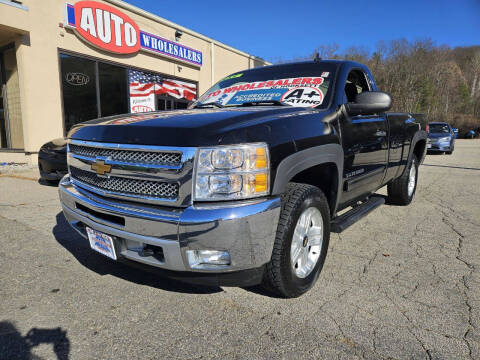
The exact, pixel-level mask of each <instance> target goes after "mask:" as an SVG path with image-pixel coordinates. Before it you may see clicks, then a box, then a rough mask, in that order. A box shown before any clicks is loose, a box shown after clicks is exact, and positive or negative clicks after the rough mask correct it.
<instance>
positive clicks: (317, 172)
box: [290, 163, 338, 215]
mask: <svg viewBox="0 0 480 360" xmlns="http://www.w3.org/2000/svg"><path fill="white" fill-rule="evenodd" d="M290 182H295V183H301V184H308V185H313V186H316V187H318V188H320V189H321V190H322V191H323V193H324V194H325V196H326V198H327V201H328V205H329V207H330V215H332V214H333V211H334V210H335V205H336V202H337V192H338V170H337V166H336V165H335V164H334V163H326V164H320V165H316V166H313V167H311V168H308V169H305V170H303V171H301V172H299V173H298V174H297V175H295V176H294V177H293V178H292V179H291V180H290Z"/></svg>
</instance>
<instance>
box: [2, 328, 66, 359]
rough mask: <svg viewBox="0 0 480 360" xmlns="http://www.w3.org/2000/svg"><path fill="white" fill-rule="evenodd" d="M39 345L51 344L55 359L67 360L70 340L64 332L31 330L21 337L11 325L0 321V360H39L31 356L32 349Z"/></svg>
mask: <svg viewBox="0 0 480 360" xmlns="http://www.w3.org/2000/svg"><path fill="white" fill-rule="evenodd" d="M40 344H52V345H53V352H54V353H55V356H56V358H57V359H58V360H68V358H69V354H70V340H68V337H67V331H66V330H62V328H60V327H58V328H53V329H41V328H40V329H39V328H32V329H30V330H29V331H28V333H27V334H26V335H25V336H22V334H20V332H19V331H18V329H17V328H16V327H15V325H14V324H13V323H11V322H9V321H0V359H18V360H40V359H41V358H40V357H38V356H35V355H33V354H32V349H33V348H34V347H36V346H39V345H40Z"/></svg>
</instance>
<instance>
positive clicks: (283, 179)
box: [272, 144, 344, 214]
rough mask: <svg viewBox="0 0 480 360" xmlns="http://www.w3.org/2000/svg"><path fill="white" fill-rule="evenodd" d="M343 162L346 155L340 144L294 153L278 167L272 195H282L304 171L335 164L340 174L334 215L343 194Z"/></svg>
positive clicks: (320, 146) (333, 210)
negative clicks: (289, 184)
mask: <svg viewBox="0 0 480 360" xmlns="http://www.w3.org/2000/svg"><path fill="white" fill-rule="evenodd" d="M343 161H344V153H343V148H342V146H341V145H340V144H326V145H319V146H314V147H311V148H309V149H305V150H301V151H298V152H296V153H293V154H292V155H289V156H287V157H286V158H284V159H283V160H282V161H281V162H280V164H279V165H278V167H277V171H276V175H275V182H274V184H273V189H272V195H279V194H282V193H283V192H284V191H285V188H286V187H287V184H288V183H289V182H290V180H291V179H293V177H294V176H295V175H297V174H299V173H300V172H302V171H303V170H306V169H309V168H311V167H313V166H317V165H322V164H327V163H333V164H335V165H336V167H337V172H338V174H337V175H338V184H337V185H338V189H337V199H336V200H335V209H332V213H333V214H334V213H335V212H336V208H337V206H338V203H339V200H340V195H341V193H342V191H341V190H342V183H343Z"/></svg>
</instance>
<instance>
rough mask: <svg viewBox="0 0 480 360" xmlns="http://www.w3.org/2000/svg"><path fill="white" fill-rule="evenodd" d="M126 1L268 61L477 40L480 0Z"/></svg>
mask: <svg viewBox="0 0 480 360" xmlns="http://www.w3.org/2000/svg"><path fill="white" fill-rule="evenodd" d="M126 1H127V2H129V3H131V4H133V5H135V6H138V7H140V8H142V9H144V10H147V11H149V12H152V13H154V14H156V15H158V16H161V17H163V18H165V19H167V20H170V21H173V22H175V23H177V24H179V25H182V26H185V27H187V28H189V29H192V30H195V31H197V32H199V33H201V34H204V35H206V36H209V37H211V38H213V39H216V40H218V41H221V42H223V43H226V44H228V45H230V46H233V47H235V48H238V49H240V50H243V51H246V52H248V53H251V54H253V55H257V56H260V57H263V58H265V59H267V60H275V59H277V58H278V57H282V58H283V59H291V58H293V57H296V56H305V55H308V54H311V53H312V52H313V49H315V48H316V47H317V46H319V45H328V44H333V43H338V44H339V45H340V46H341V49H346V48H348V47H349V46H352V45H355V46H366V47H367V48H369V49H370V50H373V49H374V48H375V45H376V43H377V42H378V41H379V40H392V39H399V38H402V37H404V38H406V39H408V40H416V39H422V38H427V37H428V38H431V39H432V40H433V41H434V42H435V43H436V44H437V45H442V44H447V45H450V46H452V47H454V46H467V45H480V0H344V1H339V0H310V1H308V0H288V1H287V0H277V1H267V0H256V1H251V0H237V1H229V0H223V1H218V0H206V1H205V0H204V1H198V0H197V1H192V0H182V1H178V0H126Z"/></svg>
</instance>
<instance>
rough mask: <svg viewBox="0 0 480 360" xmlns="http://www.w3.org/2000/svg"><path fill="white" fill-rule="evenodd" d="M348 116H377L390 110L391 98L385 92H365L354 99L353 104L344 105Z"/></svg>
mask: <svg viewBox="0 0 480 360" xmlns="http://www.w3.org/2000/svg"><path fill="white" fill-rule="evenodd" d="M345 106H346V109H347V112H348V114H349V115H350V116H356V115H372V114H379V113H383V112H385V111H388V110H390V108H391V107H392V98H391V97H390V95H388V94H387V93H385V92H381V91H366V92H362V93H360V94H358V95H357V96H356V97H355V102H353V103H348V104H346V105H345Z"/></svg>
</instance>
